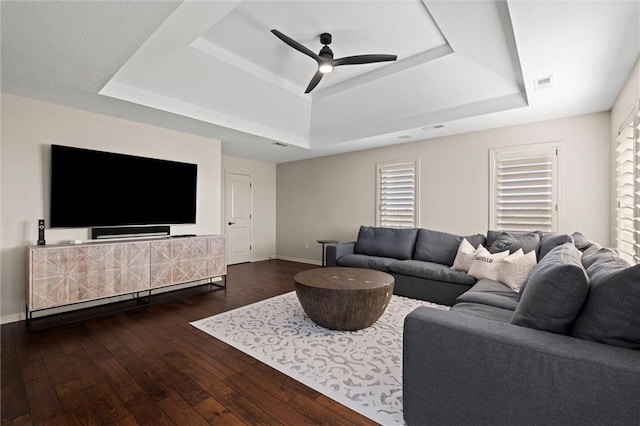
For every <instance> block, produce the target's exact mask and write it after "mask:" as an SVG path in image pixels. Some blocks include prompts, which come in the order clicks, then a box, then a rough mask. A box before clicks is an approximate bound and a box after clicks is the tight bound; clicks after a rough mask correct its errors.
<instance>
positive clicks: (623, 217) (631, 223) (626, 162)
mask: <svg viewBox="0 0 640 426" xmlns="http://www.w3.org/2000/svg"><path fill="white" fill-rule="evenodd" d="M639 127H640V113H638V109H637V108H636V109H635V111H634V112H633V113H632V114H631V116H630V117H629V119H628V120H627V122H625V124H624V125H623V127H622V128H621V129H620V132H619V134H618V137H617V138H616V166H615V167H616V170H615V173H616V230H615V232H616V247H617V249H618V253H619V254H620V257H622V258H623V259H625V260H626V261H628V262H629V263H631V264H632V265H633V264H635V263H638V261H640V141H639V138H638V133H639V132H640V130H639Z"/></svg>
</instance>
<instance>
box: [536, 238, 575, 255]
mask: <svg viewBox="0 0 640 426" xmlns="http://www.w3.org/2000/svg"><path fill="white" fill-rule="evenodd" d="M565 243H573V237H572V236H571V235H569V234H556V233H547V234H543V235H542V239H541V240H540V250H539V252H538V260H540V259H542V258H543V257H545V256H546V255H547V253H549V252H550V251H551V250H552V249H553V248H555V247H557V246H561V245H563V244H565Z"/></svg>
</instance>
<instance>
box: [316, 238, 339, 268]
mask: <svg viewBox="0 0 640 426" xmlns="http://www.w3.org/2000/svg"><path fill="white" fill-rule="evenodd" d="M339 242H340V241H338V240H316V243H320V244H322V267H323V268H324V267H325V266H327V265H325V259H324V257H325V256H324V255H325V252H324V248H325V246H326V245H327V244H338V243H339Z"/></svg>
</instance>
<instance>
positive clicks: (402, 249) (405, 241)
mask: <svg viewBox="0 0 640 426" xmlns="http://www.w3.org/2000/svg"><path fill="white" fill-rule="evenodd" d="M417 236H418V230H417V229H416V228H411V229H397V228H378V227H374V226H361V227H360V232H358V240H357V241H356V245H355V247H354V249H353V252H354V253H355V254H366V255H369V256H381V257H391V258H394V259H400V260H407V259H411V256H413V250H414V247H415V244H416V237H417Z"/></svg>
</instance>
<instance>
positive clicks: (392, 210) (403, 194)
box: [376, 160, 418, 228]
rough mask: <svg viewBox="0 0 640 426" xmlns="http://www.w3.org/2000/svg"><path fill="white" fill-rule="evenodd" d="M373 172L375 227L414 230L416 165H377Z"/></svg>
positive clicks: (410, 163) (413, 162)
mask: <svg viewBox="0 0 640 426" xmlns="http://www.w3.org/2000/svg"><path fill="white" fill-rule="evenodd" d="M377 170H378V172H377V195H378V200H377V201H378V203H377V204H378V206H377V215H376V216H377V217H376V223H377V225H378V226H384V227H392V228H416V227H417V226H418V225H417V189H416V186H417V185H416V182H417V173H418V161H417V160H413V161H405V162H393V163H381V164H378V166H377Z"/></svg>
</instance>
